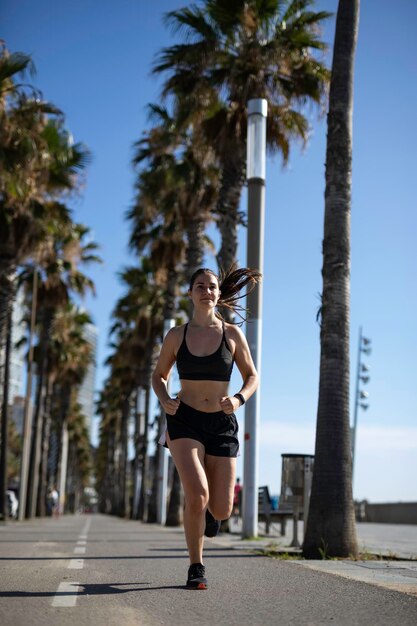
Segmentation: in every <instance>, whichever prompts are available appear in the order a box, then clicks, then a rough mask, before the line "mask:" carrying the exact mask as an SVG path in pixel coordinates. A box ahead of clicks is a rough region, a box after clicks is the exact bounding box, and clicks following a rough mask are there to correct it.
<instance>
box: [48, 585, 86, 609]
mask: <svg viewBox="0 0 417 626" xmlns="http://www.w3.org/2000/svg"><path fill="white" fill-rule="evenodd" d="M79 587H80V583H76V582H70V581H65V582H62V583H60V585H59V587H58V589H57V592H56V595H55V596H54V598H53V600H52V602H51V606H54V607H60V608H63V607H65V608H67V607H72V606H75V605H76V604H77V594H78V590H79Z"/></svg>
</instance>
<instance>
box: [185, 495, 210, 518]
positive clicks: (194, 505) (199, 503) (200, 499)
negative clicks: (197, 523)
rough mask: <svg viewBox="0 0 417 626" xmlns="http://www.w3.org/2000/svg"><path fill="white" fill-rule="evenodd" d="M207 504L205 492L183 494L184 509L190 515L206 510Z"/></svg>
mask: <svg viewBox="0 0 417 626" xmlns="http://www.w3.org/2000/svg"><path fill="white" fill-rule="evenodd" d="M207 504H208V492H207V491H204V490H203V491H191V492H189V493H186V494H185V507H186V509H188V510H189V511H190V512H192V513H195V514H200V513H202V512H203V511H204V510H205V509H206V508H207Z"/></svg>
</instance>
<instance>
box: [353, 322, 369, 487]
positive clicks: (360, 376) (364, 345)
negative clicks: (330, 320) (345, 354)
mask: <svg viewBox="0 0 417 626" xmlns="http://www.w3.org/2000/svg"><path fill="white" fill-rule="evenodd" d="M371 352H372V348H371V340H370V339H367V338H366V337H364V336H363V335H362V326H361V327H360V328H359V346H358V364H357V370H356V391H355V408H354V415H353V426H352V428H351V446H352V484H353V473H354V469H355V447H356V427H357V423H358V408H359V406H360V407H361V408H362V409H363V410H364V411H366V409H368V408H369V404H366V399H367V398H368V396H369V394H368V392H367V391H363V390H361V389H360V388H359V386H360V383H361V382H362V383H364V384H366V383H368V382H369V380H370V376H368V375H367V372H369V367H368V365H365V364H364V363H362V362H361V354H362V353H364V354H371Z"/></svg>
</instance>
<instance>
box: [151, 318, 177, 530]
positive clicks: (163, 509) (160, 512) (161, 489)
mask: <svg viewBox="0 0 417 626" xmlns="http://www.w3.org/2000/svg"><path fill="white" fill-rule="evenodd" d="M174 326H175V319H174V318H173V317H172V318H168V319H166V320H165V323H164V338H165V337H166V335H167V333H168V332H169V331H170V330H171V328H173V327H174ZM171 379H172V376H171V377H170V378H169V379H168V382H167V392H168V394H170V387H171ZM162 410H163V409H162V406H161V411H162ZM161 417H162V416H161ZM157 471H158V491H157V502H156V521H157V523H158V524H162V526H165V523H166V519H167V494H168V450H167V449H166V448H165V447H162V446H161V450H160V451H159V464H158V468H157Z"/></svg>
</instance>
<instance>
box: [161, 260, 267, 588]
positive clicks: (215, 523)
mask: <svg viewBox="0 0 417 626" xmlns="http://www.w3.org/2000/svg"><path fill="white" fill-rule="evenodd" d="M260 277H261V275H260V273H259V272H257V271H255V270H250V269H247V268H243V269H232V270H231V271H230V272H229V273H228V274H226V276H225V277H224V278H223V280H222V281H220V279H219V278H218V276H217V275H216V274H215V273H214V272H212V271H211V270H210V269H207V268H201V269H198V270H197V271H196V272H195V273H194V274H193V276H192V277H191V281H190V286H189V291H188V296H189V298H191V300H192V303H193V307H194V309H193V315H192V318H191V320H190V321H189V322H188V323H187V324H185V325H183V326H177V327H175V328H172V329H171V330H170V331H169V332H168V333H167V335H166V337H165V340H164V342H163V345H162V348H161V353H160V355H159V359H158V363H157V365H156V368H155V371H154V372H153V375H152V385H153V389H154V391H155V393H156V395H157V396H158V399H159V401H160V403H161V405H162V407H163V408H164V411H165V413H166V419H167V430H166V432H165V434H164V436H163V437H162V438H161V440H160V443H161V444H163V445H165V446H167V447H168V448H169V450H170V452H171V454H172V457H173V459H174V463H175V465H176V468H177V470H178V473H179V476H180V479H181V483H182V486H183V489H184V497H185V505H184V532H185V538H186V542H187V547H188V552H189V557H190V567H189V570H188V579H187V586H188V587H191V588H195V589H207V585H208V583H207V578H206V574H205V567H204V564H203V545H204V535H206V536H207V537H214V536H215V535H216V534H217V533H218V531H219V529H220V523H221V520H225V519H228V518H229V517H230V515H231V513H232V510H233V496H234V485H235V477H236V457H237V456H238V452H239V441H238V424H237V420H236V416H235V411H237V409H238V408H239V407H241V406H242V405H243V404H244V403H245V402H246V401H247V400H248V398H250V396H251V395H252V394H253V393H254V392H255V391H256V388H257V386H258V374H257V372H256V369H255V366H254V364H253V360H252V357H251V354H250V350H249V346H248V343H247V341H246V338H245V336H244V334H243V333H242V331H241V330H240V328H239V327H238V326H236V325H234V324H228V323H225V322H224V320H223V318H222V317H221V315H220V314H219V313H218V312H217V311H216V307H217V306H222V307H226V308H228V309H231V310H233V311H234V312H238V311H239V310H242V307H241V306H240V305H239V304H237V300H238V299H239V298H241V297H242V296H241V295H240V291H241V290H242V289H243V288H245V287H247V286H249V288H250V289H251V288H254V287H255V285H256V283H257V282H258V281H259V280H260ZM175 362H176V363H177V369H178V374H179V378H180V381H181V390H180V392H179V393H178V397H177V398H171V397H170V396H169V394H168V392H167V381H168V378H169V375H170V372H171V369H172V366H173V365H174V363H175ZM235 362H236V365H237V367H238V369H239V372H240V374H241V376H242V379H243V384H242V387H241V389H240V390H239V391H238V392H237V393H235V394H234V395H229V392H228V387H229V381H230V377H231V374H232V369H233V364H234V363H235Z"/></svg>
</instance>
